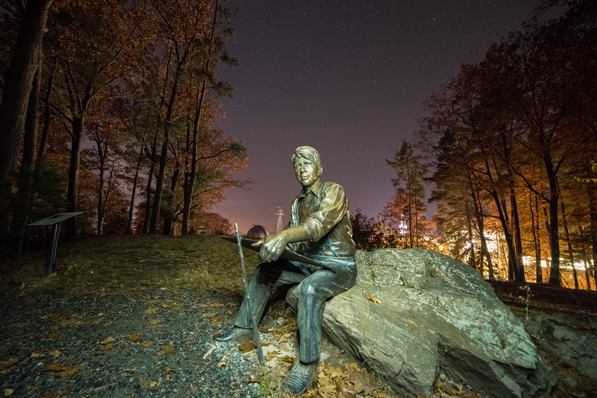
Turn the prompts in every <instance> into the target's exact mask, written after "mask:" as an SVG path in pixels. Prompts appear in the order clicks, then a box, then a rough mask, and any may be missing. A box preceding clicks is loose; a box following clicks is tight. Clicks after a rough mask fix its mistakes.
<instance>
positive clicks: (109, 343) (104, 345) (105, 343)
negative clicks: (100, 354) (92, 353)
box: [99, 337, 116, 351]
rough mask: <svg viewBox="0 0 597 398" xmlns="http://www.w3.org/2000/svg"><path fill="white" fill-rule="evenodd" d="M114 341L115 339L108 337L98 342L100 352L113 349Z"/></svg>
mask: <svg viewBox="0 0 597 398" xmlns="http://www.w3.org/2000/svg"><path fill="white" fill-rule="evenodd" d="M115 341H116V339H115V338H114V337H108V338H106V339H104V340H102V341H100V343H99V348H100V350H102V351H106V350H109V349H111V348H114V342H115Z"/></svg>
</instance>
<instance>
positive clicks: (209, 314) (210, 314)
mask: <svg viewBox="0 0 597 398" xmlns="http://www.w3.org/2000/svg"><path fill="white" fill-rule="evenodd" d="M216 315H218V313H217V312H208V313H206V314H204V315H203V316H204V317H206V318H213V317H214V316H216Z"/></svg>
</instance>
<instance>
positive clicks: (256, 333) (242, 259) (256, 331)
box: [234, 223, 265, 365]
mask: <svg viewBox="0 0 597 398" xmlns="http://www.w3.org/2000/svg"><path fill="white" fill-rule="evenodd" d="M234 233H235V234H236V243H237V245H238V255H239V256H240V268H241V270H242V274H243V283H244V285H245V300H247V309H248V310H249V315H250V316H251V323H252V326H253V336H254V337H255V343H256V344H257V356H258V357H259V363H260V364H261V365H264V364H265V361H264V359H263V349H262V348H261V340H260V339H259V328H258V327H257V321H256V320H255V317H254V316H253V310H252V309H251V297H250V296H249V284H248V283H247V271H246V270H245V256H244V255H243V246H242V244H241V239H242V238H241V236H240V233H239V232H238V224H237V223H234Z"/></svg>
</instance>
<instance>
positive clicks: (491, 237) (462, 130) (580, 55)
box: [415, 0, 597, 288]
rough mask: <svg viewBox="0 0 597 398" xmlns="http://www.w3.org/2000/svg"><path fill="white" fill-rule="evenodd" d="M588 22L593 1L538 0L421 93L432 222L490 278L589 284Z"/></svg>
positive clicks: (595, 118) (593, 95)
mask: <svg viewBox="0 0 597 398" xmlns="http://www.w3.org/2000/svg"><path fill="white" fill-rule="evenodd" d="M554 13H557V14H558V15H560V16H559V17H557V18H554V19H548V18H547V17H546V15H554ZM596 28H597V2H595V1H594V0H586V1H584V0H583V1H580V0H579V1H576V0H574V1H572V0H571V1H567V0H563V1H556V0H546V1H543V2H542V4H541V6H540V7H539V8H538V9H537V10H535V11H534V13H533V14H532V15H531V17H530V18H529V20H528V21H526V23H525V25H524V28H523V29H522V30H521V31H517V32H512V33H511V34H510V35H509V37H508V38H507V39H503V40H502V41H501V42H499V43H496V44H494V45H492V46H491V47H490V48H489V49H488V51H487V54H486V56H485V59H484V60H483V61H482V62H480V63H477V64H473V65H464V66H463V67H462V70H461V72H460V74H459V75H458V76H456V77H455V78H453V79H452V80H451V81H450V82H449V83H448V84H447V85H446V86H445V87H442V88H440V89H438V90H437V91H436V92H435V93H434V94H433V95H432V96H431V97H430V98H428V100H427V101H426V104H425V106H426V111H427V112H426V115H427V116H426V117H425V118H423V119H422V120H421V121H420V123H419V129H418V131H417V132H416V143H415V146H416V147H417V148H419V149H421V150H422V151H423V152H424V153H425V154H426V155H427V159H428V160H429V161H430V162H431V165H432V166H433V170H434V173H433V175H432V176H431V177H430V179H429V180H430V181H431V182H433V183H434V184H435V185H434V187H435V188H434V191H433V194H432V198H431V200H432V201H434V202H436V204H437V216H436V218H435V220H434V221H435V223H436V226H437V228H438V231H439V233H440V235H441V236H442V238H443V240H444V242H445V244H447V245H448V247H449V249H450V255H452V256H454V257H455V258H457V259H459V260H461V261H465V262H468V263H469V264H470V265H471V266H473V267H476V268H478V269H479V270H481V271H482V272H483V274H484V275H485V276H486V277H487V278H489V279H494V278H500V279H508V280H515V281H518V282H525V278H526V276H525V272H524V266H533V267H534V270H535V271H534V272H533V275H531V278H533V279H535V281H536V282H538V283H542V282H543V283H545V282H547V283H549V284H550V285H554V286H560V285H561V284H563V283H562V281H563V279H562V275H561V272H560V270H561V267H566V268H567V269H571V271H572V274H573V281H574V287H576V288H578V287H579V285H581V286H583V287H584V288H587V287H588V288H591V284H593V288H594V283H595V282H594V279H593V280H592V281H591V279H592V278H594V276H595V268H594V264H595V260H597V191H596V188H597V185H595V184H596V181H597V180H596V179H595V177H597V174H596V170H595V167H594V163H593V162H594V161H595V159H596V155H595V154H596V153H597V152H596V150H597V124H596V123H597V30H596ZM542 263H543V264H545V265H546V267H544V268H542V267H541V264H542ZM496 264H507V267H506V268H505V269H506V270H507V271H506V272H507V275H499V273H500V267H496ZM573 264H577V265H583V266H584V268H585V269H587V272H577V268H576V267H573V266H572V265H573ZM580 268H582V267H580ZM591 276H592V278H591Z"/></svg>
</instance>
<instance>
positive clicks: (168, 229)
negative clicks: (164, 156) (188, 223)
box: [162, 165, 180, 236]
mask: <svg viewBox="0 0 597 398" xmlns="http://www.w3.org/2000/svg"><path fill="white" fill-rule="evenodd" d="M179 176H180V165H179V167H177V168H176V170H174V173H172V179H171V180H170V192H172V195H174V192H176V186H177V185H178V177H179ZM173 204H174V203H173ZM172 213H176V211H175V209H174V208H172ZM173 227H174V219H173V218H171V217H164V228H163V229H162V234H163V235H166V236H168V235H172V232H173Z"/></svg>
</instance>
